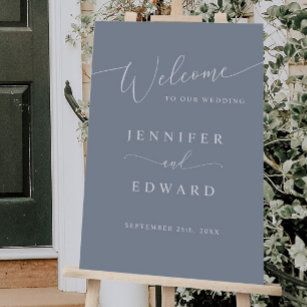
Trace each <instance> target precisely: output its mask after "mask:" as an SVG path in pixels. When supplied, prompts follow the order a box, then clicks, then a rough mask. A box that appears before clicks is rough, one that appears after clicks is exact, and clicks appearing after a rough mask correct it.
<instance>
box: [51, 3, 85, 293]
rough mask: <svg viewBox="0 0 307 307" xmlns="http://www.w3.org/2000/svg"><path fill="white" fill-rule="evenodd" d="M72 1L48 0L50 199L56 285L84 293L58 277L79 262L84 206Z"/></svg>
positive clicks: (77, 283) (77, 49)
mask: <svg viewBox="0 0 307 307" xmlns="http://www.w3.org/2000/svg"><path fill="white" fill-rule="evenodd" d="M79 14H80V4H78V3H77V1H75V0H66V1H62V0H53V1H49V37H50V38H49V44H50V107H51V151H52V152H51V165H52V197H53V248H54V250H55V251H56V252H57V253H58V272H59V276H58V277H59V288H60V289H61V290H64V291H84V289H85V285H84V282H82V281H76V280H73V279H68V278H65V279H64V278H63V275H62V270H63V268H64V267H65V266H68V265H77V266H78V265H79V255H80V242H81V221H82V205H83V184H84V161H83V149H82V144H81V143H80V142H79V141H78V133H79V132H78V131H77V129H78V119H77V117H76V116H75V114H74V113H73V112H72V111H71V109H70V108H69V106H68V104H67V102H66V101H65V98H64V94H63V90H64V85H65V81H66V80H69V82H70V84H71V87H72V89H73V92H74V96H75V97H76V98H81V97H82V73H81V48H80V45H77V46H75V47H72V46H70V45H68V44H66V43H65V37H66V35H67V34H68V33H69V32H70V31H71V23H72V22H75V21H74V17H72V16H77V15H79Z"/></svg>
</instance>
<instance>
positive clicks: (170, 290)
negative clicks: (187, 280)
mask: <svg viewBox="0 0 307 307" xmlns="http://www.w3.org/2000/svg"><path fill="white" fill-rule="evenodd" d="M161 294H162V295H161V296H162V307H174V306H175V288H174V287H162V293H161Z"/></svg>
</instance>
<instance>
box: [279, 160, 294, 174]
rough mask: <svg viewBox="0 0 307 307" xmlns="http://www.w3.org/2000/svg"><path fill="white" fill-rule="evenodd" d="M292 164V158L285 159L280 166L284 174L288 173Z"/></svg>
mask: <svg viewBox="0 0 307 307" xmlns="http://www.w3.org/2000/svg"><path fill="white" fill-rule="evenodd" d="M292 165H293V161H292V160H287V161H286V162H284V164H283V166H282V170H283V172H284V173H285V174H288V173H289V171H290V169H291V167H292Z"/></svg>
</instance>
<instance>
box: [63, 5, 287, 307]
mask: <svg viewBox="0 0 307 307" xmlns="http://www.w3.org/2000/svg"><path fill="white" fill-rule="evenodd" d="M125 21H128V22H135V21H137V14H136V13H134V12H127V13H126V14H125ZM151 21H154V22H156V21H160V22H176V21H177V22H202V17H201V16H186V15H183V7H182V0H173V1H172V8H171V15H164V16H162V15H159V16H151ZM215 21H216V22H218V23H226V22H227V19H226V14H223V13H218V14H216V15H215ZM64 276H66V277H73V278H81V279H86V280H87V291H86V298H85V307H97V306H98V304H99V292H100V284H101V281H103V280H117V281H126V282H132V283H138V284H145V285H157V286H162V307H174V306H175V288H176V287H185V288H193V289H203V290H211V291H225V292H234V293H236V302H237V307H250V306H251V300H250V295H251V294H259V295H271V296H281V295H282V289H281V287H280V285H278V284H273V285H254V284H243V283H231V282H222V281H210V280H197V279H182V278H175V277H163V276H151V275H138V274H126V273H116V272H104V271H92V270H82V269H79V268H66V269H64ZM144 307H145V306H144Z"/></svg>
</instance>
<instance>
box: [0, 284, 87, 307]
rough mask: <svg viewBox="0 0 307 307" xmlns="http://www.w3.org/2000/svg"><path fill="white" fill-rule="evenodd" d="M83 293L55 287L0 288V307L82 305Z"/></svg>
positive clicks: (64, 306) (67, 306) (77, 306)
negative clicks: (63, 290)
mask: <svg viewBox="0 0 307 307" xmlns="http://www.w3.org/2000/svg"><path fill="white" fill-rule="evenodd" d="M84 301H85V295H84V294H79V293H67V292H66V293H64V292H61V291H59V290H58V289H57V288H23V289H0V307H83V306H84Z"/></svg>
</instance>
